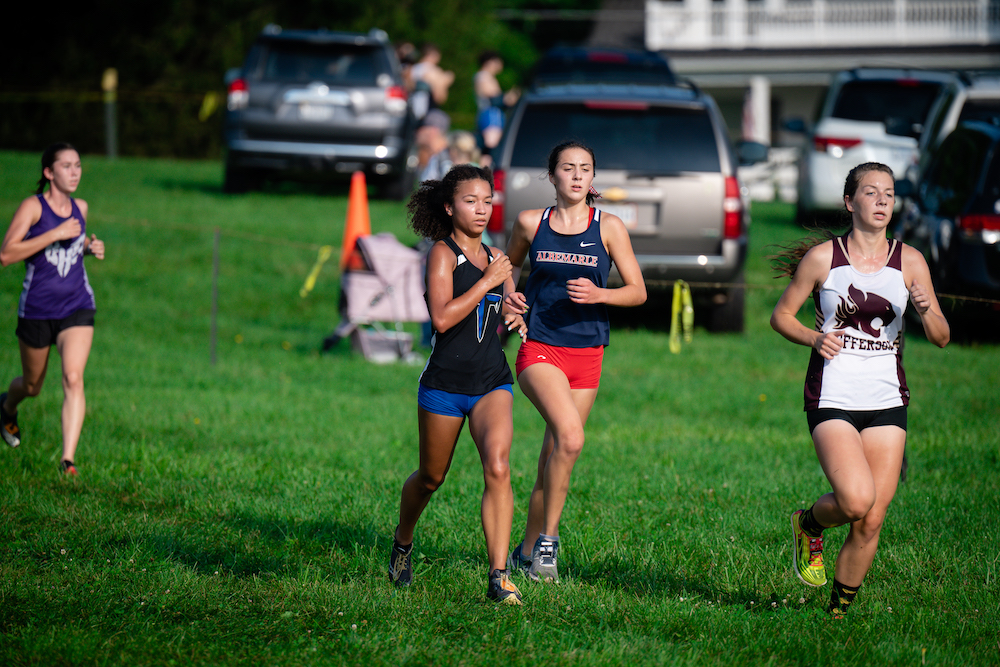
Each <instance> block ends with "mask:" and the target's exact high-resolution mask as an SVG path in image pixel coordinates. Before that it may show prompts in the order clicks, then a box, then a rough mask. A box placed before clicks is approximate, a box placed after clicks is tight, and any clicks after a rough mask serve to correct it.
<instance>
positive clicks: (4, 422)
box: [0, 392, 21, 447]
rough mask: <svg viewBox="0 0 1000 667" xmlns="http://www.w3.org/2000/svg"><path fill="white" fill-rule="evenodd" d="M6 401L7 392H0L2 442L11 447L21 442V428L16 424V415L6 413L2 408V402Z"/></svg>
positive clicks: (0, 431)
mask: <svg viewBox="0 0 1000 667" xmlns="http://www.w3.org/2000/svg"><path fill="white" fill-rule="evenodd" d="M6 401H7V392H4V393H2V394H0V433H2V434H3V439H4V442H6V443H7V444H8V445H10V446H11V447H17V446H18V445H20V444H21V429H20V428H18V426H17V415H16V414H14V415H11V414H7V411H6V410H4V409H3V404H4V403H5V402H6Z"/></svg>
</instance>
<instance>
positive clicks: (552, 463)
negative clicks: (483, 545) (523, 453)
mask: <svg viewBox="0 0 1000 667" xmlns="http://www.w3.org/2000/svg"><path fill="white" fill-rule="evenodd" d="M518 382H519V384H520V386H521V390H522V391H523V392H524V395H525V396H527V397H528V399H529V400H530V401H531V402H532V403H533V404H534V406H535V407H536V408H537V409H538V412H539V413H540V414H541V415H542V417H543V418H544V419H545V423H546V429H545V438H544V440H543V441H542V451H541V454H540V456H539V459H538V477H537V479H536V480H535V487H534V489H533V490H532V493H531V501H530V503H529V507H528V525H527V527H526V529H525V536H524V546H525V547H527V548H529V549H530V548H531V546H532V545H534V543H535V540H537V539H538V535H539V534H540V533H545V534H546V535H553V536H557V535H559V520H560V518H561V517H562V511H563V507H564V506H565V504H566V495H567V493H568V492H569V480H570V475H571V474H572V472H573V466H574V465H575V464H576V460H577V458H579V456H580V452H581V451H582V450H583V441H584V432H583V427H584V425H585V424H586V423H587V417H589V416H590V409H591V408H592V407H593V405H594V401H595V400H596V399H597V389H570V388H569V381H568V380H567V379H566V375H565V374H564V373H563V372H562V371H561V370H559V369H558V368H556V367H555V366H553V365H551V364H533V365H531V366H529V367H528V368H526V369H524V370H523V371H521V375H520V377H519V378H518ZM539 504H541V506H542V507H541V511H539V507H538V506H539Z"/></svg>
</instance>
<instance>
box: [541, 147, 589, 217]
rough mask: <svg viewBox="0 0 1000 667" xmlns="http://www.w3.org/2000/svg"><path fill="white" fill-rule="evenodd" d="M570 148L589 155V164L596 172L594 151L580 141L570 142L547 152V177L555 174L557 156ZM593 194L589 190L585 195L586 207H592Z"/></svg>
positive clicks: (557, 161) (557, 162)
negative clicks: (583, 151)
mask: <svg viewBox="0 0 1000 667" xmlns="http://www.w3.org/2000/svg"><path fill="white" fill-rule="evenodd" d="M570 148H579V149H581V150H585V151H587V152H588V153H590V162H591V163H592V164H593V166H594V171H595V172H596V171H597V157H596V156H595V155H594V149H593V148H591V147H590V146H588V145H587V144H585V143H583V142H582V141H576V140H570V141H564V142H562V143H561V144H557V145H556V146H554V147H553V148H552V150H551V151H550V152H549V176H552V175H553V174H555V173H556V166H558V164H559V156H560V155H562V152H563V151H566V150H569V149H570ZM595 192H596V191H595V190H594V189H593V188H591V191H590V192H588V193H587V206H593V205H594V200H595V199H597V195H595V194H594V193H595Z"/></svg>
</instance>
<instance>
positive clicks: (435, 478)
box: [417, 472, 445, 496]
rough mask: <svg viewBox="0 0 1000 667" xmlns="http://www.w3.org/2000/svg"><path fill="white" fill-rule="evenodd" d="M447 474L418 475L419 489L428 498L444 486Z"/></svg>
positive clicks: (423, 473) (424, 473)
mask: <svg viewBox="0 0 1000 667" xmlns="http://www.w3.org/2000/svg"><path fill="white" fill-rule="evenodd" d="M444 478H445V474H444V473H442V474H440V475H437V474H431V473H426V472H422V473H419V474H418V475H417V488H418V489H420V491H421V493H423V494H424V495H426V496H429V495H431V494H432V493H434V492H435V491H437V490H438V489H439V488H441V485H442V484H444Z"/></svg>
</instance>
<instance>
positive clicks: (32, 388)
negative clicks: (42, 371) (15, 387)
mask: <svg viewBox="0 0 1000 667" xmlns="http://www.w3.org/2000/svg"><path fill="white" fill-rule="evenodd" d="M22 388H23V389H24V393H25V395H27V396H30V397H31V398H35V397H36V396H38V395H39V394H40V393H42V380H41V379H39V380H37V381H34V382H30V381H28V380H27V379H25V380H24V385H23V387H22Z"/></svg>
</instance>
